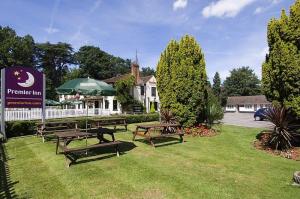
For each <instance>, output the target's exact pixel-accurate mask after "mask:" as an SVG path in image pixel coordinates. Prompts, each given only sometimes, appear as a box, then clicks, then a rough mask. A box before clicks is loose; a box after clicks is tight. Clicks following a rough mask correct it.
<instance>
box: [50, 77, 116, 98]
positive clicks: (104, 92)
mask: <svg viewBox="0 0 300 199" xmlns="http://www.w3.org/2000/svg"><path fill="white" fill-rule="evenodd" d="M56 92H57V93H58V94H60V95H76V94H77V93H78V94H80V95H89V96H114V95H115V94H116V91H115V89H114V88H113V87H112V86H111V85H109V84H107V83H105V82H103V81H99V80H95V79H91V78H77V79H73V80H70V81H67V82H66V83H64V84H63V85H61V86H60V87H58V88H57V89H56Z"/></svg>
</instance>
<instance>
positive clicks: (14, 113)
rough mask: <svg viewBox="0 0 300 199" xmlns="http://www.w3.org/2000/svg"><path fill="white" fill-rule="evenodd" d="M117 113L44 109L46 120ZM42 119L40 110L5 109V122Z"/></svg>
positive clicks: (93, 110)
mask: <svg viewBox="0 0 300 199" xmlns="http://www.w3.org/2000/svg"><path fill="white" fill-rule="evenodd" d="M115 113H118V112H117V111H110V110H103V109H100V108H99V109H97V108H95V109H89V110H88V114H87V110H86V109H46V119H51V118H65V117H82V116H87V115H88V116H107V115H111V114H115ZM36 119H42V109H31V110H29V109H6V111H5V121H15V120H36Z"/></svg>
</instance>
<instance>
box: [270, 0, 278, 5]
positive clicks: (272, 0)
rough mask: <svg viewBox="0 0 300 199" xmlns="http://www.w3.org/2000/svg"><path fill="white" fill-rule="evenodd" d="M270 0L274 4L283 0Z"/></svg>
mask: <svg viewBox="0 0 300 199" xmlns="http://www.w3.org/2000/svg"><path fill="white" fill-rule="evenodd" d="M269 1H271V3H272V4H278V3H280V2H281V0H269Z"/></svg>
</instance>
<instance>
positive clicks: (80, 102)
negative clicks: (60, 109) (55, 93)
mask: <svg viewBox="0 0 300 199" xmlns="http://www.w3.org/2000/svg"><path fill="white" fill-rule="evenodd" d="M60 104H61V105H76V104H82V101H79V100H63V101H61V102H60Z"/></svg>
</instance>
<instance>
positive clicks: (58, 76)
mask: <svg viewBox="0 0 300 199" xmlns="http://www.w3.org/2000/svg"><path fill="white" fill-rule="evenodd" d="M36 49H37V50H36V56H37V68H38V69H40V70H42V71H43V72H44V74H45V75H46V86H47V88H46V90H47V92H46V93H47V94H46V97H47V98H49V99H56V98H57V95H56V91H55V88H57V87H58V86H60V85H61V84H62V83H63V81H64V76H65V75H66V73H67V71H68V66H69V65H71V64H73V63H74V62H73V48H72V47H71V45H70V44H66V43H57V44H50V43H41V44H37V48H36Z"/></svg>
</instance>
